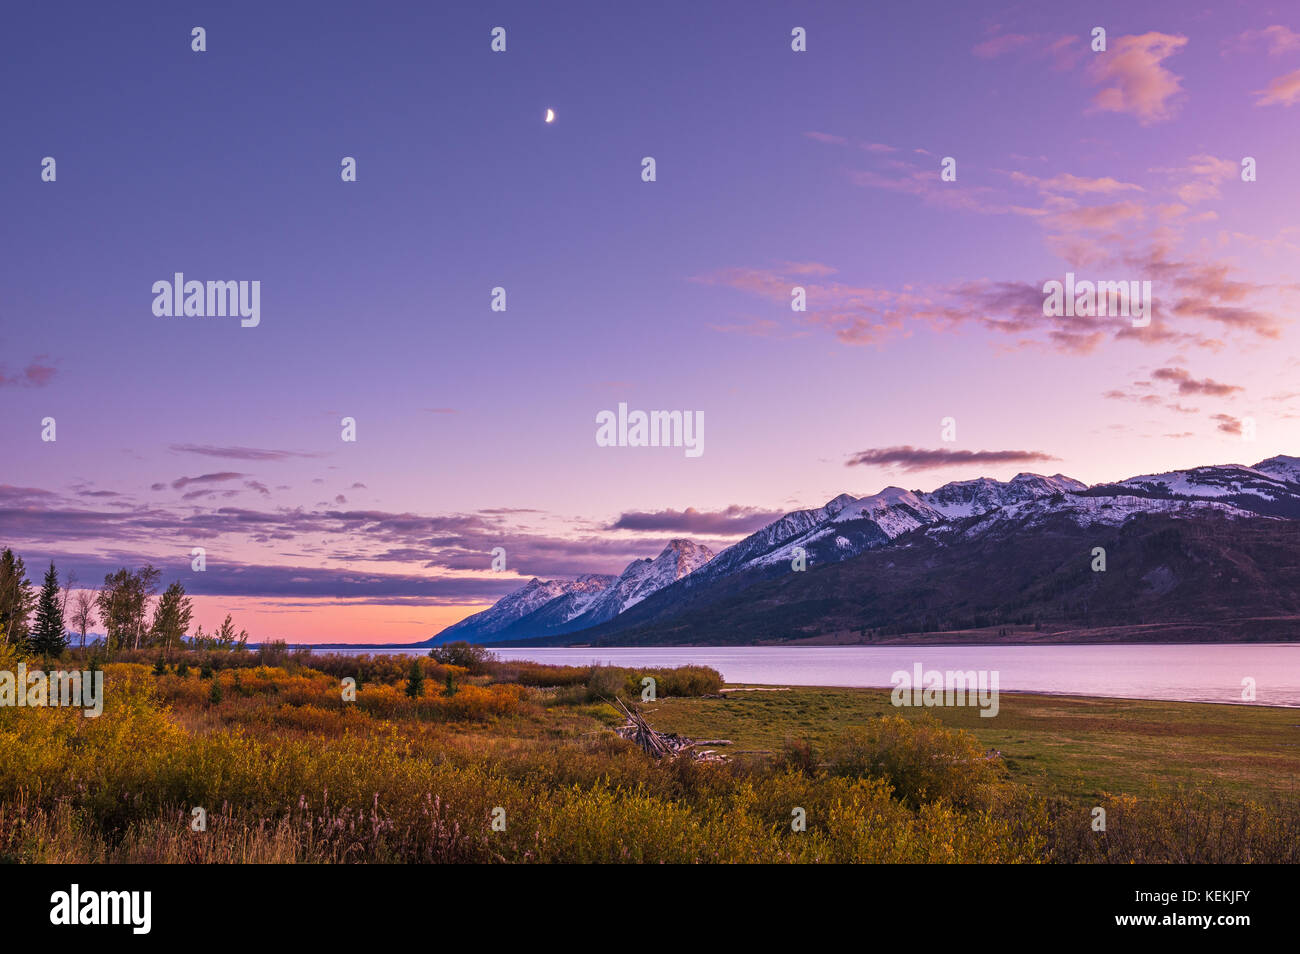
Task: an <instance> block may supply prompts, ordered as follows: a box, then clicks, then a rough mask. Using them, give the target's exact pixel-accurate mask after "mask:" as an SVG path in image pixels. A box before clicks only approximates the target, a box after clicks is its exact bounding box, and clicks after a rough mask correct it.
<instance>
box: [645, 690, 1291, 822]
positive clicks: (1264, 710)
mask: <svg viewBox="0 0 1300 954" xmlns="http://www.w3.org/2000/svg"><path fill="white" fill-rule="evenodd" d="M999 702H1000V707H999V711H998V714H997V715H996V716H995V717H993V718H983V717H981V716H980V715H979V710H978V709H976V708H972V707H954V708H930V709H921V708H908V707H901V708H895V707H894V706H893V705H891V703H890V699H889V690H887V689H834V688H790V689H789V690H786V691H777V692H728V693H727V694H726V695H725V696H724V697H723V698H703V699H662V700H660V701H658V702H656V703H654V704H653V705H650V706H648V707H647V710H648V711H647V712H646V715H647V717H648V718H649V719H650V722H651V724H652V725H654V726H655V728H657V729H659V730H661V731H666V732H677V733H680V734H682V735H686V736H689V737H691V738H696V739H731V740H732V742H733V743H734V744H733V745H732V746H730V747H728V748H726V749H722V750H721V751H726V752H729V753H732V754H734V755H740V754H741V753H743V752H746V751H751V752H752V751H772V752H779V751H780V750H781V748H782V746H783V745H784V743H785V742H786V740H792V741H805V740H806V741H808V742H811V743H812V744H813V746H814V750H815V751H818V752H820V751H823V750H824V748H825V746H826V745H827V744H828V743H829V742H830V740H831V739H832V738H833V737H834V736H835V735H836V734H837V733H839V732H842V731H843V730H845V729H846V728H849V727H851V726H859V725H862V724H863V723H864V722H866V721H867V720H868V719H871V718H874V717H877V716H881V715H902V716H904V717H907V718H917V717H919V716H921V715H922V714H924V713H929V714H932V715H934V716H935V717H936V718H938V719H939V720H940V721H941V722H942V723H943V724H944V725H947V726H952V727H957V728H962V729H967V730H969V731H970V732H972V733H973V734H974V735H975V736H976V737H977V738H978V739H979V740H980V742H981V743H982V744H983V745H984V746H985V747H986V748H989V749H997V750H999V751H1001V752H1002V755H1003V758H1004V759H1005V761H1006V764H1007V766H1008V768H1009V769H1010V772H1011V777H1012V778H1013V779H1015V780H1016V781H1020V782H1023V783H1025V784H1026V785H1029V786H1030V787H1031V788H1033V789H1034V790H1036V791H1039V792H1041V793H1043V794H1050V795H1061V796H1065V797H1068V798H1071V799H1077V800H1080V801H1092V800H1094V799H1096V798H1097V797H1098V796H1099V795H1100V794H1101V793H1102V792H1109V793H1113V794H1117V793H1128V794H1134V795H1144V794H1150V793H1152V792H1154V791H1156V790H1158V789H1167V788H1169V787H1171V786H1173V785H1174V784H1178V783H1191V784H1197V785H1203V786H1206V787H1210V788H1214V789H1217V790H1219V791H1222V792H1223V793H1224V794H1227V795H1231V796H1233V797H1237V798H1246V797H1254V798H1268V797H1274V796H1278V797H1284V798H1291V799H1294V798H1295V797H1296V796H1297V795H1298V794H1300V710H1297V709H1283V708H1272V707H1264V706H1231V705H1214V704H1210V703H1189V702H1150V701H1141V700H1129V699H1096V698H1081V697H1073V696H1043V695H1021V694H1013V693H1002V694H1001V696H1000V699H999Z"/></svg>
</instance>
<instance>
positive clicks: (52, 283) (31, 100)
mask: <svg viewBox="0 0 1300 954" xmlns="http://www.w3.org/2000/svg"><path fill="white" fill-rule="evenodd" d="M267 7H273V8H272V9H267ZM5 19H6V22H5V29H4V31H3V33H0V124H2V125H3V129H4V136H3V140H2V142H0V210H2V214H3V219H4V223H5V225H4V228H3V229H0V448H3V451H4V453H3V456H2V457H0V545H8V546H12V547H13V548H14V549H15V550H16V551H17V552H18V553H20V554H21V555H22V556H23V557H24V559H25V560H26V563H27V566H28V570H29V573H30V574H31V575H32V576H33V577H36V576H39V572H40V571H41V570H42V569H43V568H44V566H45V565H46V564H47V562H48V561H49V560H51V559H52V560H54V561H55V562H56V564H57V565H58V566H59V567H60V568H61V569H65V570H66V569H72V570H74V571H75V572H76V573H77V575H78V578H79V580H80V581H81V582H82V583H83V584H85V585H94V584H95V583H97V582H99V581H101V580H102V578H103V575H104V574H105V573H107V572H111V571H112V570H114V569H116V568H117V567H119V566H139V565H141V564H143V563H144V562H151V563H153V564H154V565H156V566H159V567H160V568H161V569H162V571H163V581H164V583H166V582H169V581H171V580H173V579H176V580H180V581H181V582H183V583H184V584H185V586H186V588H187V590H188V591H189V592H190V594H191V595H192V596H193V597H194V599H195V605H196V608H197V614H196V622H198V623H202V624H203V625H204V626H205V628H210V627H211V626H212V625H213V624H216V623H219V622H220V620H221V617H222V616H224V615H225V613H227V612H230V613H232V614H234V617H235V621H236V623H237V625H241V626H243V627H245V628H247V629H248V631H249V632H250V633H251V634H252V637H253V638H254V639H255V640H260V639H270V638H286V639H289V640H291V641H295V642H323V641H350V642H402V641H411V640H418V639H423V638H426V637H428V636H429V635H432V634H433V633H435V632H436V631H438V630H439V629H441V628H443V627H444V626H446V625H449V624H450V623H452V622H455V621H456V620H458V619H460V618H463V617H464V616H466V615H468V614H470V613H472V612H476V611H478V610H481V609H483V608H484V607H485V606H487V605H489V604H490V603H491V602H492V601H493V600H495V599H497V598H498V597H500V596H501V595H503V594H504V593H506V592H508V591H509V590H511V589H513V588H515V587H517V586H519V585H520V584H521V583H523V582H525V581H527V580H528V579H529V578H531V577H534V576H537V577H541V578H544V579H551V578H572V577H574V576H576V575H578V574H581V573H588V572H602V573H618V572H620V571H621V570H622V569H623V568H624V566H626V564H627V563H628V561H630V560H632V559H636V558H639V557H647V556H654V555H656V554H657V553H658V552H659V551H660V550H661V549H662V548H663V546H664V545H665V544H666V543H667V541H668V540H669V539H672V538H675V537H689V538H692V539H695V540H698V541H700V542H702V543H705V544H706V545H708V546H710V547H712V548H713V549H715V550H717V549H721V548H722V547H724V546H726V545H728V544H729V543H731V542H735V541H736V540H738V539H740V537H741V536H743V535H744V534H745V533H748V532H752V531H753V530H754V529H757V528H758V527H759V526H762V525H763V524H764V523H766V522H768V521H770V520H771V519H774V518H775V517H776V516H779V515H780V514H781V513H784V512H787V511H789V510H793V509H800V508H804V507H816V506H820V505H822V504H824V503H825V502H826V501H827V500H829V499H830V498H832V497H834V496H836V495H838V494H840V493H845V492H847V493H851V494H854V495H858V496H860V495H863V494H869V493H875V492H877V491H879V490H881V489H882V488H884V487H886V486H890V485H896V486H902V487H905V488H907V489H919V490H930V489H933V488H934V487H937V486H939V485H940V484H943V483H945V482H948V481H952V480H965V479H971V478H975V477H979V476H988V477H994V478H998V479H1007V478H1009V477H1011V476H1013V475H1014V474H1016V473H1018V472H1021V471H1030V472H1035V473H1045V474H1054V473H1064V474H1067V475H1069V476H1071V477H1074V478H1077V479H1079V480H1083V481H1085V482H1088V483H1097V482H1102V481H1109V480H1117V479H1122V478H1125V477H1129V476H1133V475H1136V474H1142V473H1153V472H1159V471H1162V470H1170V469H1175V468H1181V467H1188V466H1194V465H1198V464H1210V463H1243V464H1252V463H1255V462H1257V461H1259V460H1262V459H1264V458H1267V457H1270V456H1273V455H1275V454H1300V418H1298V417H1297V414H1300V385H1298V384H1297V383H1296V378H1297V370H1298V366H1300V361H1298V360H1297V355H1300V350H1297V347H1296V345H1297V343H1298V340H1297V335H1298V334H1300V332H1298V331H1297V328H1296V323H1295V320H1294V319H1295V316H1296V308H1297V303H1298V302H1300V284H1298V280H1297V278H1296V276H1297V274H1298V273H1300V272H1298V270H1297V267H1296V266H1297V264H1298V262H1297V259H1298V258H1300V217H1297V211H1298V210H1300V181H1298V176H1297V170H1298V169H1300V163H1298V161H1297V160H1298V157H1300V9H1297V8H1296V6H1295V5H1294V4H1288V3H1278V4H1268V3H1236V2H1214V3H1205V4H1198V5H1195V6H1193V5H1188V4H1186V3H1182V2H1176V0H1170V2H1152V3H1145V4H1141V5H1136V4H1132V3H1129V2H1119V3H1106V2H1102V3H1089V4H1086V5H1085V4H1065V3H1061V4H1041V3H1029V2H1026V3H1006V4H1002V3H964V2H937V3H924V2H919V3H908V4H888V5H885V4H880V5H866V4H861V3H838V2H819V3H816V4H811V3H757V4H755V3H722V2H710V3H709V4H707V5H701V4H698V3H678V2H665V3H658V4H652V5H643V6H642V5H631V4H626V5H625V4H619V5H610V4H608V3H548V4H536V3H472V4H471V3H455V4H453V3H448V4H436V5H435V4H415V3H410V4H385V5H382V6H380V7H378V8H368V7H366V6H364V5H362V6H358V5H356V4H341V3H332V2H323V3H316V4H311V5H279V4H277V5H267V4H260V3H245V2H233V3H221V4H185V3H153V4H146V3H141V4H132V5H129V7H127V8H125V9H119V8H113V9H108V8H107V7H105V6H104V5H102V4H89V3H86V4H80V3H78V4H69V3H58V2H52V3H46V4H39V5H36V4H29V5H22V6H21V7H18V8H15V9H13V10H11V11H8V12H7V13H6V18H5ZM195 27H202V28H203V30H204V31H205V34H204V41H205V44H204V45H205V46H206V48H205V49H204V50H202V51H196V50H194V49H193V48H192V46H193V44H194V42H195V40H194V37H193V34H192V31H193V29H194V28H195ZM496 27H501V28H504V30H505V50H504V51H500V52H498V51H494V50H493V49H492V45H493V30H494V28H496ZM1098 27H1100V28H1102V29H1104V31H1105V49H1104V50H1102V49H1094V47H1095V46H1098V40H1097V39H1095V38H1094V31H1095V29H1096V28H1098ZM796 28H802V31H803V34H802V35H803V37H804V43H803V45H804V46H805V47H806V48H805V49H803V50H799V51H796V50H795V49H793V48H792V46H793V45H798V44H797V41H796V38H795V37H794V35H793V31H795V29H796ZM548 109H549V110H553V111H554V121H553V122H549V123H548V122H546V121H545V116H546V113H547V110H548ZM47 157H49V158H52V159H54V179H53V181H47V176H48V173H47V171H46V170H47V164H46V163H45V159H46V158H47ZM344 157H351V158H352V159H354V160H355V168H356V177H355V181H344V177H343V175H342V165H343V160H344ZM647 157H651V158H653V160H654V178H653V181H646V178H645V172H644V169H645V167H644V163H643V160H644V159H645V158H647ZM945 159H951V160H953V162H952V163H950V164H949V165H950V168H955V178H951V180H950V181H945V178H944V177H943V175H942V169H943V167H944V161H945ZM1245 160H1253V162H1250V163H1247V164H1248V165H1250V166H1251V167H1253V172H1254V175H1253V177H1252V176H1248V177H1247V178H1250V179H1253V181H1246V180H1245V179H1244V178H1243V161H1245ZM177 272H181V273H183V274H184V275H185V278H186V280H187V281H188V280H198V281H203V282H206V281H248V282H252V281H257V282H259V283H260V284H259V286H258V287H259V289H260V309H259V316H258V317H259V321H258V323H257V325H256V326H255V327H244V326H243V323H241V321H240V319H239V318H238V317H230V316H227V317H198V316H183V315H182V316H174V315H173V316H159V315H156V314H155V305H154V303H155V297H156V296H155V293H154V290H153V289H154V286H155V283H157V282H160V281H167V282H170V281H171V280H172V279H173V275H174V274H175V273H177ZM1067 273H1074V274H1075V276H1076V278H1077V280H1080V281H1082V280H1091V281H1124V282H1130V281H1136V282H1139V283H1141V282H1144V281H1149V282H1150V283H1151V286H1150V287H1151V294H1152V298H1153V306H1152V312H1151V321H1150V323H1149V325H1147V326H1145V327H1135V326H1134V323H1133V321H1132V320H1131V319H1130V318H1128V317H1122V316H1115V315H1103V316H1097V315H1091V316H1078V315H1075V316H1048V315H1046V314H1045V313H1044V299H1045V294H1044V285H1045V283H1046V282H1050V281H1059V282H1065V280H1066V274H1067ZM1139 287H1140V286H1139ZM496 288H502V289H504V290H505V303H506V305H505V310H504V311H500V310H493V308H492V303H493V295H494V292H493V289H496ZM796 288H802V289H803V292H804V296H805V298H806V310H804V311H796V310H794V309H793V308H792V301H793V295H794V294H795V293H794V289H796ZM620 403H625V404H627V405H628V407H629V408H630V409H633V410H636V409H642V410H646V411H650V410H680V411H683V412H686V413H689V414H692V415H702V417H703V420H704V430H703V445H702V447H703V453H701V454H699V455H698V456H688V455H687V454H686V453H685V452H684V450H683V448H682V447H636V446H612V447H611V446H599V445H598V443H597V441H596V439H595V436H596V418H597V415H598V414H600V413H601V412H602V411H616V410H617V408H618V405H619V404H620ZM49 418H53V420H54V426H55V433H54V437H55V439H54V440H52V441H51V440H48V439H43V437H48V436H49V434H48V427H47V425H46V424H45V423H43V422H45V421H46V419H49ZM344 418H351V419H352V420H353V421H354V422H355V440H350V441H349V440H344V439H343V437H344V427H343V419H344ZM946 419H951V420H950V421H949V422H948V423H949V427H948V429H947V431H946V432H945V430H944V422H945V420H946ZM946 438H955V439H946ZM195 547H202V548H204V550H205V560H206V566H205V569H203V570H202V571H197V570H195V569H194V568H193V563H192V560H193V557H192V553H193V549H194V548H195ZM495 547H502V548H504V549H505V551H506V569H505V570H504V571H494V570H493V569H492V568H491V562H492V554H491V551H492V550H493V549H494V548H495Z"/></svg>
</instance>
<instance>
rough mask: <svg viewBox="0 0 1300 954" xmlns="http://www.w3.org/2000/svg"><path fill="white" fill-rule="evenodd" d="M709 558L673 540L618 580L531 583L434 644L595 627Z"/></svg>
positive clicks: (592, 577) (599, 577) (595, 577)
mask: <svg viewBox="0 0 1300 954" xmlns="http://www.w3.org/2000/svg"><path fill="white" fill-rule="evenodd" d="M711 559H713V552H712V551H711V550H710V549H709V548H708V547H706V546H702V545H701V544H698V543H696V542H694V541H693V540H670V541H669V542H668V545H667V546H666V547H664V549H663V551H662V552H661V553H660V554H659V555H658V556H657V557H655V558H653V559H651V558H649V557H646V558H644V559H641V560H633V561H632V562H631V563H629V564H628V566H627V569H625V570H624V571H623V573H622V574H621V575H620V576H609V575H603V574H588V575H585V576H580V577H578V579H576V580H573V581H571V582H570V581H567V580H548V581H546V582H542V581H540V580H537V579H533V580H530V581H529V582H528V583H526V584H525V585H524V586H522V587H520V588H519V589H517V590H515V591H514V592H512V593H509V594H507V595H506V596H504V597H502V598H501V600H499V601H498V602H497V603H496V604H495V605H493V606H492V607H490V608H489V609H486V610H484V611H483V612H481V613H476V614H475V615H473V616H470V617H468V618H467V619H464V620H462V621H461V622H459V623H456V624H455V625H454V626H449V627H447V628H446V629H444V630H443V631H442V632H441V633H439V634H438V635H437V636H436V637H435V639H434V640H433V641H434V642H436V643H446V642H453V641H455V640H461V639H463V640H467V641H471V642H496V641H500V640H505V639H529V638H535V637H537V636H541V635H550V634H553V633H558V632H564V631H567V630H570V629H581V628H584V627H587V626H595V625H596V624H598V623H603V622H605V621H606V620H609V619H613V618H614V617H615V616H617V615H618V614H619V613H621V612H623V611H624V610H626V609H627V608H628V607H630V606H634V605H636V604H637V603H639V602H641V601H642V600H644V599H645V598H646V597H648V596H650V595H652V594H653V593H656V592H658V591H659V590H661V589H663V588H664V587H665V586H668V585H669V584H671V583H674V582H676V581H677V580H680V579H681V578H682V577H684V576H686V575H688V574H689V573H691V572H693V571H695V570H697V569H699V568H700V567H701V566H703V565H704V564H706V563H708V561H709V560H711ZM467 624H468V625H467Z"/></svg>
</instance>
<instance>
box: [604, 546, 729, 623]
mask: <svg viewBox="0 0 1300 954" xmlns="http://www.w3.org/2000/svg"><path fill="white" fill-rule="evenodd" d="M712 559H713V551H712V550H710V549H709V548H708V547H706V546H702V545H700V544H698V543H695V542H694V541H692V540H670V541H669V543H668V546H666V547H664V549H663V552H662V553H660V554H659V555H658V556H657V557H655V558H654V559H653V560H651V559H644V560H633V561H632V562H631V563H629V564H628V565H627V569H625V570H624V571H623V574H622V575H621V576H620V577H619V578H618V580H617V581H616V582H615V583H614V584H613V585H612V586H609V587H607V588H606V589H605V590H604V592H602V593H601V594H600V595H599V596H597V597H596V599H595V600H593V601H592V604H591V606H590V607H589V608H588V610H587V611H586V612H585V613H584V614H583V615H582V617H580V618H579V620H578V622H580V623H583V624H584V625H587V626H593V625H595V624H596V623H603V622H604V621H605V620H607V619H613V618H614V617H615V616H617V615H618V614H619V613H622V612H623V611H624V610H626V609H628V608H629V607H632V606H635V605H636V604H637V603H640V602H641V601H642V600H644V599H645V598H646V597H647V596H651V595H652V594H654V593H657V592H658V591H659V590H662V589H663V588H664V587H665V586H668V585H669V584H671V583H676V582H677V581H678V580H680V579H681V578H682V577H684V576H686V575H687V574H690V573H693V572H695V571H696V570H698V569H699V568H700V567H702V566H704V565H705V564H706V563H708V562H709V561H710V560H712Z"/></svg>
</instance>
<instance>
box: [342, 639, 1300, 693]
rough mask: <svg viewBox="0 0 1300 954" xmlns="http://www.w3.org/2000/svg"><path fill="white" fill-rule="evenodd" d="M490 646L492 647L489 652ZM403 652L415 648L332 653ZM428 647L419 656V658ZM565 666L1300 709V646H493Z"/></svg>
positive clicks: (507, 655) (512, 655) (508, 654)
mask: <svg viewBox="0 0 1300 954" xmlns="http://www.w3.org/2000/svg"><path fill="white" fill-rule="evenodd" d="M489 649H491V647H489ZM328 651H330V652H338V651H342V652H352V653H360V652H382V653H403V652H411V650H400V649H381V650H365V649H350V650H328ZM425 651H427V650H423V651H421V653H423V652H425ZM492 652H494V653H495V654H496V655H497V656H499V657H500V658H502V659H530V660H536V661H537V662H545V663H554V664H557V665H590V664H592V663H601V664H609V665H615V666H629V667H631V666H682V665H687V664H693V665H700V666H712V667H713V668H714V669H716V670H718V671H719V672H720V673H722V676H723V678H724V679H726V680H727V682H729V683H756V684H759V685H773V686H780V685H786V686H855V687H886V688H887V687H889V686H890V676H891V675H892V674H893V673H894V672H895V671H897V670H900V669H902V670H908V671H911V670H912V668H913V666H914V665H915V664H917V663H920V664H921V666H922V667H923V668H924V669H927V670H929V669H937V670H944V671H946V670H963V671H965V670H971V669H974V670H981V669H982V670H988V671H995V670H996V671H997V673H998V680H999V689H1000V691H1002V692H1042V693H1057V694H1064V695H1074V696H1109V697H1116V698H1123V699H1161V700H1167V701H1175V702H1225V703H1236V704H1242V703H1244V702H1246V700H1243V699H1242V692H1243V687H1242V680H1243V679H1247V678H1249V679H1253V680H1254V681H1255V700H1254V704H1255V705H1270V706H1300V643H1245V644H1243V643H1232V644H1220V643H1213V644H1204V643H1201V644H1186V645H1183V644H1179V645H1169V644H1161V645H1151V644H1140V645H1087V646H918V647H909V646H806V647H797V648H796V647H788V646H735V647H718V646H682V647H654V648H594V649H593V648H582V649H571V648H556V649H552V648H537V649H492Z"/></svg>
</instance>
